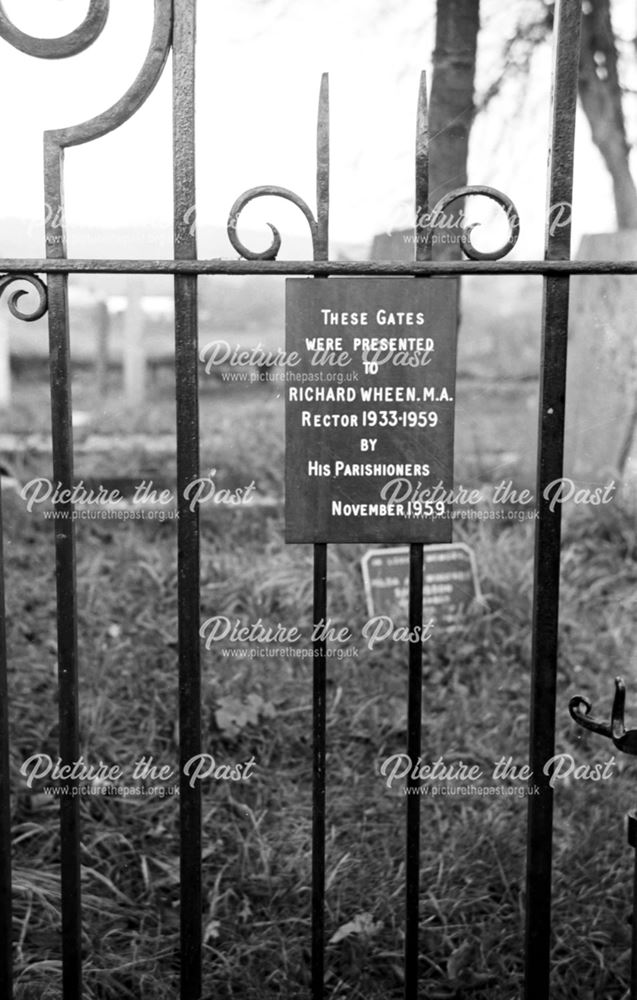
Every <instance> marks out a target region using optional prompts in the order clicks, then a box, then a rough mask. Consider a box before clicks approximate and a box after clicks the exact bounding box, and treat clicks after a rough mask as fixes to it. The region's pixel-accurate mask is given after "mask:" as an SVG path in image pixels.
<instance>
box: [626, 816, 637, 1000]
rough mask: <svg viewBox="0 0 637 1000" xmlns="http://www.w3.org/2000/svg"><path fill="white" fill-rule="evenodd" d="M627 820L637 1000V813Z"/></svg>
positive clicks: (633, 999)
mask: <svg viewBox="0 0 637 1000" xmlns="http://www.w3.org/2000/svg"><path fill="white" fill-rule="evenodd" d="M627 820H628V830H627V832H628V843H629V844H630V846H631V847H632V849H633V851H634V852H635V855H634V860H633V865H634V873H633V912H632V926H631V928H630V943H631V949H630V1000H637V813H635V812H630V813H628V816H627Z"/></svg>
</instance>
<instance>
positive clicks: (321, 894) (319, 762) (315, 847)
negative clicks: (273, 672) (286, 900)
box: [312, 543, 327, 1000]
mask: <svg viewBox="0 0 637 1000" xmlns="http://www.w3.org/2000/svg"><path fill="white" fill-rule="evenodd" d="M326 614H327V545H325V544H323V543H321V544H316V545H315V546H314V622H315V623H318V622H320V621H325V620H326ZM326 647H327V643H326V641H325V639H320V640H318V639H316V640H315V641H314V674H313V690H312V706H313V708H312V727H313V760H312V1000H323V981H324V971H325V699H326V694H325V680H326V671H325V656H326Z"/></svg>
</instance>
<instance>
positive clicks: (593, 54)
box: [579, 0, 637, 229]
mask: <svg viewBox="0 0 637 1000" xmlns="http://www.w3.org/2000/svg"><path fill="white" fill-rule="evenodd" d="M579 96H580V100H581V102H582V107H583V108H584V112H585V114H586V117H587V118H588V121H589V124H590V127H591V132H592V136H593V142H594V143H595V145H596V146H597V148H598V149H599V151H600V153H601V154H602V156H603V158H604V162H605V164H606V166H607V168H608V170H609V173H610V175H611V178H612V181H613V193H614V198H615V211H616V214H617V228H618V229H637V189H636V188H635V182H634V180H633V177H632V174H631V172H630V164H629V146H628V142H627V140H626V127H625V123H624V113H623V109H622V95H621V87H620V84H619V76H618V72H617V48H616V45H615V36H614V34H613V26H612V21H611V14H610V0H586V2H585V3H584V6H583V18H582V52H581V57H580V75H579Z"/></svg>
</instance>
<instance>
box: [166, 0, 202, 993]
mask: <svg viewBox="0 0 637 1000" xmlns="http://www.w3.org/2000/svg"><path fill="white" fill-rule="evenodd" d="M195 7H196V0H175V3H174V13H173V163H174V239H175V258H176V259H177V260H194V259H195V258H196V257H197V238H196V232H195V221H194V215H195V205H196V200H195V123H194V109H195V41H196V9H195ZM197 352H198V328H197V278H196V276H193V275H178V276H176V277H175V377H176V394H177V497H178V501H177V502H178V511H179V520H178V529H177V531H178V534H177V540H178V555H177V562H178V584H177V601H178V619H179V623H178V634H179V753H180V800H179V807H180V877H181V885H180V893H181V896H180V898H181V1000H199V998H200V997H201V989H202V887H201V788H200V787H199V785H197V784H196V785H195V787H194V788H191V787H190V782H189V780H188V777H187V775H186V773H185V765H186V763H187V761H188V760H190V759H191V758H192V757H195V756H196V755H197V754H200V753H201V662H200V646H199V587H200V581H199V510H198V508H197V506H196V505H195V507H194V510H191V509H190V505H189V503H188V502H187V500H186V492H185V491H186V487H187V486H188V484H189V483H191V482H192V481H193V480H194V479H197V478H198V476H199V384H198V359H197Z"/></svg>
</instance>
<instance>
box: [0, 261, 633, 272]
mask: <svg viewBox="0 0 637 1000" xmlns="http://www.w3.org/2000/svg"><path fill="white" fill-rule="evenodd" d="M22 272H26V273H28V274H211V275H214V274H247V275H249V274H297V275H298V274H300V275H304V274H307V275H314V276H320V275H323V276H325V275H354V276H356V275H377V276H380V277H382V276H383V275H385V276H397V275H402V276H403V277H408V276H410V275H414V276H422V277H426V276H429V275H431V276H438V277H440V276H443V277H444V276H452V275H461V274H534V275H538V276H540V277H541V276H542V275H560V274H561V275H567V274H574V275H578V274H637V261H636V260H507V261H503V260H444V261H442V260H440V261H430V260H422V261H405V262H402V261H400V262H398V261H394V262H390V261H386V262H382V263H379V262H377V261H367V260H345V261H343V260H335V261H331V260H223V259H221V258H212V259H211V260H107V259H104V260H100V259H97V260H94V259H91V260H88V259H87V260H72V259H68V260H64V259H60V260H51V259H49V260H46V259H42V258H26V257H25V258H22V259H19V260H18V259H15V258H12V259H9V260H6V259H5V260H3V259H0V273H2V274H18V273H22Z"/></svg>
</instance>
